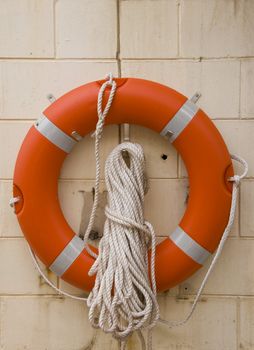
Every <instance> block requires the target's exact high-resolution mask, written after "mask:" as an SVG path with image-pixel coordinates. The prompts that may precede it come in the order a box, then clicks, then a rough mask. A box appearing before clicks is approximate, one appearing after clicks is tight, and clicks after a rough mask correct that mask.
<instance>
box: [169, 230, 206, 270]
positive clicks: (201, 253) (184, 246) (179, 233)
mask: <svg viewBox="0 0 254 350" xmlns="http://www.w3.org/2000/svg"><path fill="white" fill-rule="evenodd" d="M169 239H171V241H173V242H174V244H175V245H176V246H177V247H178V248H180V249H181V250H182V251H183V252H184V253H185V254H186V255H188V256H189V257H190V258H192V260H194V261H195V262H196V263H198V264H200V265H203V263H204V261H205V260H206V259H207V258H208V257H209V256H210V255H211V253H210V252H209V251H208V250H206V249H205V248H203V247H201V245H199V244H198V243H197V242H196V241H194V239H193V238H191V237H190V236H189V235H188V234H187V233H186V232H185V231H184V230H183V229H182V228H181V227H180V226H177V228H176V229H175V231H174V232H173V233H171V235H170V236H169Z"/></svg>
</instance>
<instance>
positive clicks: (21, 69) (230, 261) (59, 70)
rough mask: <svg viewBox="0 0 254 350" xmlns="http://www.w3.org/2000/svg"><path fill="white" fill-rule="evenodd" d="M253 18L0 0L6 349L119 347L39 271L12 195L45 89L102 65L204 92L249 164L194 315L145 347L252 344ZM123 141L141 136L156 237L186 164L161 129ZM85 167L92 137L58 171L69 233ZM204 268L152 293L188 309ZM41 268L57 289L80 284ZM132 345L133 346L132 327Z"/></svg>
mask: <svg viewBox="0 0 254 350" xmlns="http://www.w3.org/2000/svg"><path fill="white" fill-rule="evenodd" d="M253 16H254V1H252V0H235V1H233V0H203V1H202V0H120V1H116V0H56V1H53V0H0V58H1V59H0V198H1V200H0V236H1V237H0V316H1V318H0V348H1V349H2V350H21V349H26V350H82V349H83V350H85V349H87V350H88V349H90V350H91V349H96V350H98V349H116V348H117V346H116V342H115V341H114V340H112V338H111V336H105V335H103V334H102V333H101V332H99V331H95V330H93V329H92V328H91V327H90V325H89V322H88V320H87V311H86V307H85V306H84V305H83V304H82V303H79V302H76V301H72V300H67V299H64V298H61V297H59V296H57V295H56V294H55V293H54V291H53V290H52V289H51V288H50V287H48V286H47V285H46V284H45V283H44V282H43V280H42V279H41V278H40V277H39V276H38V273H37V271H36V270H35V268H34V266H33V263H32V261H31V259H30V256H29V254H28V250H27V247H26V243H25V240H24V238H23V236H22V233H21V231H20V229H19V227H18V225H17V222H16V218H15V216H14V215H13V213H12V210H10V208H9V206H8V200H9V198H10V197H11V187H12V176H13V169H14V163H15V159H16V155H17V152H18V149H19V147H20V145H21V142H22V139H23V138H24V136H25V134H26V132H27V130H28V128H29V127H30V126H31V124H32V123H33V121H34V120H35V119H37V118H38V117H39V116H40V114H41V111H42V110H43V109H44V108H45V107H46V106H47V104H48V101H47V99H46V95H47V94H48V93H53V94H54V95H55V96H56V97H59V96H60V95H61V94H63V93H64V92H66V91H68V90H70V89H71V88H74V87H76V86H78V85H81V84H84V83H86V82H88V81H90V80H95V79H99V78H102V77H104V76H105V74H106V73H107V72H109V71H112V72H113V73H114V74H115V76H137V77H144V78H147V79H152V80H155V81H158V82H161V83H164V84H167V85H169V86H171V87H173V88H175V89H177V90H179V91H181V92H182V93H184V94H186V95H188V96H191V95H192V94H193V93H194V92H195V91H201V92H202V98H201V100H200V102H199V103H200V106H201V107H202V108H204V109H205V110H206V111H207V112H208V113H209V115H210V116H211V118H213V119H214V122H215V124H216V126H217V127H218V128H219V130H220V131H221V133H222V134H223V136H224V138H225V140H226V142H227V144H228V146H229V149H230V151H231V152H232V153H237V154H240V155H242V156H243V157H245V159H246V160H247V161H248V162H249V174H248V178H247V179H246V180H244V182H243V183H242V185H241V194H240V200H239V205H238V209H237V218H236V222H235V225H234V229H233V231H232V233H231V236H230V238H229V240H228V242H227V244H226V248H225V251H224V252H223V255H222V256H221V259H220V261H219V262H218V265H217V267H216V269H215V271H214V273H213V274H212V276H211V278H210V280H209V282H208V284H207V287H206V289H205V292H204V295H203V297H202V300H201V301H200V302H199V305H198V307H197V311H196V313H195V314H194V316H193V318H192V319H191V321H190V322H189V323H188V325H186V326H184V327H182V328H177V329H172V330H168V329H166V327H163V326H158V327H157V328H156V330H155V331H154V344H155V345H154V348H155V349H159V350H160V349H161V350H162V349H165V350H166V349H172V350H176V349H179V350H180V349H181V350H187V349H188V350H189V349H195V350H214V349H216V350H236V349H238V350H243V349H244V350H250V349H254V274H253V268H254V215H253V204H254V180H253V176H254V162H253V155H254V153H253V150H254V137H253V136H254V120H253V117H254V21H253ZM131 140H132V141H137V142H140V143H141V144H142V145H143V146H144V149H145V153H146V157H147V168H148V175H149V178H150V191H149V193H148V195H147V197H146V216H147V219H148V220H150V221H151V222H152V223H153V224H154V226H155V229H156V232H157V234H158V236H163V235H164V236H167V235H168V234H169V233H170V232H171V230H172V229H173V228H174V226H175V225H176V224H177V222H178V220H179V219H180V217H181V215H182V213H183V212H184V207H185V198H186V193H187V179H186V172H185V170H184V167H183V165H182V162H181V160H180V159H179V157H178V155H177V154H176V152H175V151H174V150H173V148H172V147H170V146H169V145H168V142H167V141H165V140H163V139H162V138H160V137H159V136H158V135H157V134H155V133H153V132H151V131H149V130H145V129H143V128H141V127H133V126H132V127H131ZM118 142H119V130H118V127H117V126H111V127H107V128H106V130H105V137H104V140H103V159H104V160H105V157H106V155H107V154H108V153H109V151H110V150H111V149H112V148H113V147H114V146H115V145H116V144H117V143H118ZM162 154H166V155H167V156H168V157H167V159H166V160H163V159H162V158H161V155H162ZM88 164H89V166H88ZM93 165H94V157H93V141H92V140H91V138H89V137H87V138H86V139H85V140H84V141H82V142H81V144H79V145H78V147H77V148H76V149H75V150H74V152H73V153H72V154H71V155H70V156H68V159H67V160H66V162H65V164H64V168H63V170H62V173H61V180H60V183H59V194H60V199H61V203H62V207H63V211H64V213H65V215H66V217H67V219H68V221H69V223H70V225H71V226H72V227H73V228H74V229H75V230H76V232H79V231H80V230H82V229H84V228H82V221H81V214H82V210H84V208H86V206H87V205H88V204H87V203H86V201H85V200H84V198H85V196H84V191H86V192H89V191H91V189H92V186H93V178H94V166H93ZM42 186H43V184H42ZM38 200H39V199H38ZM200 215H202V213H200ZM42 220H43V213H42ZM208 263H209V262H208ZM207 266H208V264H206V266H205V267H204V269H203V270H202V271H200V272H199V273H197V274H196V275H195V276H194V277H192V278H191V279H190V280H188V281H187V282H186V283H184V284H183V285H181V286H179V287H177V288H175V289H173V290H171V291H169V292H167V293H164V294H162V295H160V296H159V300H160V305H161V313H162V316H163V317H166V318H167V319H170V320H174V319H179V318H182V317H184V315H186V313H187V312H188V310H189V309H190V305H191V302H192V300H193V296H194V294H195V292H196V290H197V288H198V287H199V285H200V282H201V280H202V277H203V276H204V273H205V271H206V269H207ZM169 268H170V267H169ZM172 268H174V267H173V266H172ZM46 273H47V274H48V276H49V278H51V279H52V281H54V282H55V283H59V284H60V286H61V287H62V288H64V289H65V290H67V291H71V292H73V293H77V294H80V291H78V290H76V289H74V288H72V287H70V286H68V285H67V284H65V283H62V282H59V281H57V280H56V277H55V276H53V275H52V274H51V273H50V272H48V271H46ZM128 346H129V347H128V348H129V349H133V350H134V349H139V346H140V345H139V343H138V340H137V338H136V337H135V336H134V337H133V338H132V339H131V340H130V343H129V345H128Z"/></svg>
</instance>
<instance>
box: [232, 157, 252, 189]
mask: <svg viewBox="0 0 254 350" xmlns="http://www.w3.org/2000/svg"><path fill="white" fill-rule="evenodd" d="M231 158H232V159H233V160H236V161H237V162H238V163H240V164H241V165H242V166H243V168H244V170H243V172H242V174H240V175H234V176H231V177H230V178H229V179H228V181H231V182H234V183H235V184H236V186H239V185H240V182H241V180H242V179H243V178H244V177H246V175H247V173H248V168H249V166H248V163H247V162H246V160H245V159H243V158H242V157H240V156H237V155H235V154H231Z"/></svg>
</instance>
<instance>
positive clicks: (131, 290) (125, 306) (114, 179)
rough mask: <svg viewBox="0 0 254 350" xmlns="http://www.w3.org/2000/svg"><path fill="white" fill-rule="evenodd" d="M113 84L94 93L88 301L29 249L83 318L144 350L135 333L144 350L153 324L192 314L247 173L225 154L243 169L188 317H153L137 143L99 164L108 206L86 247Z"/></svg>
mask: <svg viewBox="0 0 254 350" xmlns="http://www.w3.org/2000/svg"><path fill="white" fill-rule="evenodd" d="M107 87H110V88H111V89H110V94H109V98H108V101H107V104H106V107H105V109H104V110H102V102H103V95H104V92H105V90H106V88H107ZM115 91H116V83H115V81H114V80H113V77H112V75H111V74H110V75H109V76H108V80H106V81H105V83H104V84H103V85H102V86H101V88H100V91H99V94H98V102H97V113H98V123H97V125H96V130H95V133H94V136H95V162H96V177H95V196H94V204H93V208H92V212H91V216H90V220H89V224H88V227H87V230H86V233H85V236H84V245H85V247H86V249H87V251H88V252H89V254H91V256H93V257H94V258H95V262H94V264H93V266H92V268H91V270H90V271H89V274H90V275H94V274H96V281H95V285H94V288H93V290H92V291H91V292H90V294H89V297H88V298H82V297H77V296H74V295H71V294H69V293H66V292H64V291H62V290H60V289H59V288H58V287H56V286H55V285H54V284H53V283H52V282H51V281H50V280H49V279H48V278H47V276H46V275H45V274H44V272H43V271H42V269H41V268H40V266H39V264H38V261H37V258H36V256H35V255H34V253H33V251H32V250H31V248H30V247H29V250H30V253H31V256H32V258H33V261H34V263H35V265H36V267H37V269H38V271H39V272H40V274H41V275H42V277H43V278H44V279H45V281H46V282H47V283H48V284H49V285H50V286H51V287H52V288H54V289H55V290H56V291H58V292H59V293H61V294H63V295H65V296H67V297H70V298H73V299H77V300H83V301H87V305H88V307H89V320H90V321H91V323H92V325H93V326H94V327H96V328H101V329H102V330H103V331H105V332H107V333H112V334H113V335H114V336H115V337H116V338H117V339H118V340H119V342H120V343H119V344H120V347H121V349H124V348H125V345H126V340H127V338H128V336H129V335H130V334H132V332H133V331H137V332H138V335H139V337H140V340H141V345H142V348H143V349H145V342H144V338H143V336H142V333H141V329H143V328H147V329H148V331H149V332H148V341H147V345H148V349H151V348H152V339H151V332H150V330H151V329H152V328H153V327H154V326H155V324H156V322H157V321H158V322H161V323H163V324H166V325H167V326H168V327H169V328H172V327H176V326H181V325H183V324H185V323H186V322H187V321H188V320H189V319H190V317H191V316H192V314H193V312H194V310H195V308H196V306H197V303H198V300H199V298H200V296H201V294H202V291H203V289H204V287H205V285H206V283H207V280H208V278H209V276H210V274H211V272H212V270H213V268H214V266H215V264H216V262H217V260H218V258H219V256H220V255H221V252H222V249H223V247H224V244H225V242H226V239H227V237H228V235H229V232H230V230H231V228H232V225H233V221H234V217H235V209H236V203H237V197H238V190H239V185H240V181H241V179H242V178H244V177H245V176H246V174H247V171H248V164H247V163H246V161H245V160H244V159H242V158H241V157H238V156H235V155H231V157H232V159H234V160H236V161H238V162H240V163H241V164H242V165H243V167H244V172H243V174H242V175H235V176H233V177H232V178H229V179H228V180H229V181H232V182H233V191H232V203H231V210H230V215H229V220H228V224H227V227H226V228H225V230H224V233H223V235H222V238H221V240H220V243H219V246H218V249H217V251H216V253H215V255H214V257H213V260H212V262H211V264H210V266H209V269H208V271H207V273H206V275H205V277H204V279H203V281H202V283H201V286H200V288H199V290H198V292H197V295H196V297H195V299H194V302H193V305H192V307H191V309H190V312H189V313H188V315H187V316H186V317H185V318H184V319H183V320H180V321H171V322H168V321H166V320H163V319H161V318H159V307H158V303H157V300H156V281H155V272H154V271H155V266H154V264H155V233H154V230H153V227H152V225H151V224H150V223H148V222H147V221H145V219H144V210H143V207H144V206H143V204H144V193H145V178H144V169H145V158H144V153H143V149H142V147H141V146H140V145H138V144H134V143H130V142H126V143H122V144H120V145H118V146H117V147H116V148H115V149H114V150H113V151H112V152H111V154H110V155H109V157H108V159H107V161H106V164H105V181H106V186H107V190H108V205H107V207H106V209H105V214H106V222H105V226H104V234H103V237H102V239H101V241H100V244H99V255H98V256H97V255H96V254H95V253H94V252H93V251H91V249H90V248H89V246H88V243H87V240H88V236H89V233H90V231H91V229H92V227H93V223H94V219H95V214H96V209H97V206H98V198H99V196H98V195H99V180H100V152H99V151H100V139H101V137H102V133H103V126H104V122H105V118H106V116H107V113H108V111H109V109H110V106H111V104H112V102H113V98H114V94H115ZM123 151H127V152H128V154H129V160H130V161H129V163H130V164H129V165H127V164H126V162H125V160H124V158H123ZM150 244H151V258H150V279H151V282H150V280H149V272H148V270H149V269H148V264H149V259H148V247H149V245H150Z"/></svg>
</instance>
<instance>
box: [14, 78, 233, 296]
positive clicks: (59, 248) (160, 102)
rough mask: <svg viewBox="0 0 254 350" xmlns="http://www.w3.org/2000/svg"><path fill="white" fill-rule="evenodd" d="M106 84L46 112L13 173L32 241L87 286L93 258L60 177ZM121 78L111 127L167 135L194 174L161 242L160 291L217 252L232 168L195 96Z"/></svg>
mask: <svg viewBox="0 0 254 350" xmlns="http://www.w3.org/2000/svg"><path fill="white" fill-rule="evenodd" d="M103 82H104V81H95V82H91V83H89V84H86V85H83V86H81V87H79V88H76V89H74V90H72V91H70V92H68V93H67V94H66V95H64V96H62V97H61V98H59V99H58V100H56V101H55V102H54V103H52V104H51V105H50V106H49V107H48V108H47V109H46V110H45V111H44V112H43V116H42V118H41V119H39V120H38V121H37V122H36V123H35V124H34V125H33V126H32V127H31V129H30V130H29V132H28V134H27V136H26V137H25V140H24V142H23V144H22V146H21V149H20V151H19V154H18V158H17V162H16V167H15V173H14V189H13V192H14V196H15V197H19V198H20V200H19V201H18V202H17V203H15V212H16V214H17V217H18V221H19V224H20V226H21V229H22V231H23V233H24V235H25V237H26V239H27V241H28V243H29V244H30V246H31V247H32V249H33V250H34V252H35V254H36V255H37V256H38V257H39V258H40V260H41V261H42V262H43V263H44V264H45V265H46V266H48V267H49V268H50V269H51V270H52V271H53V272H55V273H56V274H57V275H58V276H60V277H61V278H62V279H64V280H65V281H67V282H69V283H71V284H72V285H74V286H76V287H78V288H81V289H83V290H86V291H89V290H91V289H92V287H93V284H94V277H90V276H88V271H89V269H90V268H91V266H92V264H93V262H94V259H93V258H92V257H91V256H90V255H89V254H88V253H87V252H86V250H85V249H84V245H83V241H82V240H81V239H80V238H79V237H78V236H77V235H76V234H75V233H74V232H73V231H72V229H71V228H70V226H69V225H68V223H67V222H66V220H65V218H64V216H63V213H62V211H61V208H60V205H59V200H58V195H57V193H58V177H59V173H60V169H61V166H62V164H63V161H64V159H65V157H66V156H67V154H68V153H69V152H70V151H71V150H72V148H73V147H74V146H75V145H76V143H77V140H76V139H75V137H73V135H75V134H77V135H81V136H82V137H84V136H85V135H87V134H88V133H90V132H91V131H93V130H94V129H95V125H96V122H97V112H96V102H97V95H98V91H99V89H100V87H101V84H102V83H103ZM116 82H117V93H116V96H115V98H114V101H113V104H112V106H111V109H110V112H109V114H108V116H107V118H106V124H122V123H129V124H139V125H142V126H145V127H147V128H150V129H152V130H154V131H156V132H159V133H160V134H161V135H167V136H168V138H169V141H170V142H171V143H172V144H173V146H174V147H175V148H176V150H177V151H178V152H179V153H180V155H181V157H182V159H183V161H184V163H185V166H186V168H187V172H188V176H189V182H190V193H189V200H188V205H187V209H186V211H185V214H184V216H183V218H182V219H181V221H180V223H179V225H178V226H177V227H176V229H175V230H174V232H173V233H171V234H169V236H168V238H166V239H165V240H164V241H163V242H162V243H160V244H159V245H158V246H157V247H156V258H155V273H156V283H157V289H158V291H163V290H166V289H168V288H171V287H173V286H175V285H177V284H179V283H180V282H182V281H183V280H185V279H186V278H188V277H189V276H190V275H192V274H193V273H194V272H195V271H197V270H198V269H199V268H200V267H201V266H202V265H203V263H204V261H205V259H206V258H207V257H208V256H210V255H211V254H212V253H213V252H214V251H215V249H216V247H217V245H218V243H219V241H220V238H221V235H222V233H223V231H224V228H225V227H226V224H227V221H228V216H229V212H230V205H231V196H232V188H231V184H230V183H229V182H228V181H227V179H228V178H229V177H230V176H232V175H233V166H232V162H231V158H230V155H229V152H228V150H227V147H226V145H225V143H224V141H223V139H222V137H221V135H220V133H219V132H218V130H217V129H216V127H215V126H214V124H213V123H212V122H211V121H210V119H209V118H208V117H207V115H206V114H205V113H204V112H203V111H202V110H201V109H199V108H198V107H197V106H196V104H195V103H193V102H192V101H191V100H188V99H187V98H186V97H184V96H183V95H182V94H180V93H178V92H176V91H175V90H173V89H170V88H169V87H166V86H164V85H161V84H158V83H154V82H151V81H147V80H142V79H133V78H121V79H116ZM108 93H109V91H107V90H106V96H105V99H107V97H108ZM163 234H164V235H165V232H163ZM93 249H94V250H95V251H96V249H95V248H93Z"/></svg>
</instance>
